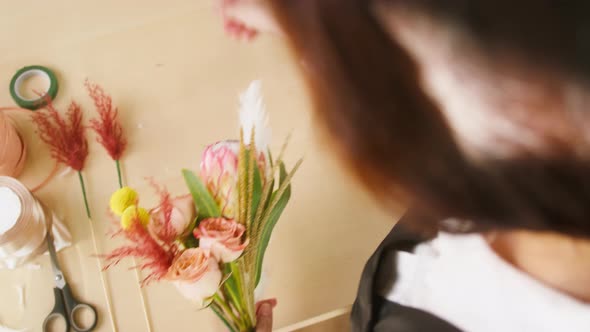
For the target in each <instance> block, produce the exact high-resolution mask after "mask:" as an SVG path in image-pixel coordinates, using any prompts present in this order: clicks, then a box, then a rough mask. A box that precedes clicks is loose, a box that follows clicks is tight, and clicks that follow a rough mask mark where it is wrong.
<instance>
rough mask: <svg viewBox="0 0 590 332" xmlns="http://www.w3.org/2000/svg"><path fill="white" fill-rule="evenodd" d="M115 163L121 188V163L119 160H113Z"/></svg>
mask: <svg viewBox="0 0 590 332" xmlns="http://www.w3.org/2000/svg"><path fill="white" fill-rule="evenodd" d="M115 165H117V176H118V177H119V188H123V177H122V176H121V163H120V162H119V160H118V159H117V160H115Z"/></svg>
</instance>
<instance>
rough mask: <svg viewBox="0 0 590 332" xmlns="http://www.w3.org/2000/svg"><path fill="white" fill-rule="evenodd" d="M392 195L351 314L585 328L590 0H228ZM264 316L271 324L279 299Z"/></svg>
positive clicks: (380, 188)
mask: <svg viewBox="0 0 590 332" xmlns="http://www.w3.org/2000/svg"><path fill="white" fill-rule="evenodd" d="M223 8H224V15H225V18H226V27H227V29H228V31H230V32H231V33H232V34H234V35H235V36H237V37H238V38H252V37H253V36H254V35H255V34H256V33H257V32H259V31H265V30H271V31H275V32H278V33H280V34H281V35H283V36H285V38H286V40H287V41H288V42H289V43H290V45H291V46H292V49H293V51H294V54H295V55H296V56H297V57H299V58H300V59H301V60H302V61H301V63H302V64H303V65H302V72H303V73H304V75H305V76H306V78H307V81H308V83H309V86H310V91H313V94H312V95H313V98H314V102H315V111H316V118H317V120H318V122H319V123H320V124H321V126H322V127H323V128H324V129H325V130H326V132H327V133H328V134H329V137H330V138H331V139H332V142H333V143H334V147H335V150H336V151H337V153H338V155H339V156H340V157H341V158H342V159H343V161H344V162H345V163H346V164H347V165H348V166H350V168H351V170H352V171H353V173H354V174H355V175H356V176H357V177H358V178H359V179H360V180H362V182H363V183H364V184H365V185H366V186H367V187H368V188H369V189H370V190H371V191H373V192H374V193H375V197H377V198H378V199H379V200H380V201H382V202H383V203H384V205H385V206H386V207H390V208H393V207H398V206H400V205H401V206H412V208H411V210H410V212H408V214H406V216H405V217H404V218H403V219H402V220H401V221H400V222H399V223H398V224H397V225H396V226H395V227H394V229H393V230H392V232H391V233H390V234H389V235H388V236H387V238H386V239H385V241H384V242H383V243H382V244H381V246H380V247H379V248H378V249H377V251H376V253H375V254H374V255H373V257H372V258H371V259H370V260H369V262H368V263H367V266H366V267H365V270H364V272H363V275H362V279H361V284H360V287H359V292H358V297H357V300H356V302H355V305H354V308H353V312H352V326H353V330H354V331H459V330H468V331H590V144H589V143H590V126H589V122H590V109H589V106H590V104H589V103H588V102H589V101H590V90H589V86H588V84H589V79H590V15H589V14H588V13H590V11H589V9H590V3H589V2H587V1H567V2H566V1H562V2H553V1H539V0H535V1H533V0H521V1H506V0H494V1H491V0H477V1H462V0H373V1H370V0H364V1H363V0H272V1H271V0H269V1H262V0H233V1H226V2H224V6H223ZM261 312H262V313H265V315H263V317H261V324H265V325H266V326H268V324H269V321H268V319H267V318H269V317H270V316H269V313H270V308H269V307H261Z"/></svg>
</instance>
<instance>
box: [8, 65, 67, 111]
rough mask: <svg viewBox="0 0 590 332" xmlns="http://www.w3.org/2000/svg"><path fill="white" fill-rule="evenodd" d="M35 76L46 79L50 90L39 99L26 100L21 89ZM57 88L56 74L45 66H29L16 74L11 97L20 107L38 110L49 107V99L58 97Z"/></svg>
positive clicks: (11, 84)
mask: <svg viewBox="0 0 590 332" xmlns="http://www.w3.org/2000/svg"><path fill="white" fill-rule="evenodd" d="M33 76H41V77H45V79H46V80H47V81H48V82H49V88H48V89H47V92H46V93H45V95H43V96H41V97H39V98H32V99H30V98H25V97H23V96H22V95H21V87H22V85H23V84H24V82H25V81H26V80H27V79H29V78H31V77H33ZM57 88H58V86H57V78H56V77H55V74H54V73H53V72H52V71H51V70H49V69H48V68H46V67H43V66H28V67H25V68H22V69H21V70H19V71H17V72H16V74H14V76H13V77H12V80H11V81H10V95H11V96H12V99H14V101H15V102H16V104H17V105H18V106H20V107H22V108H26V109H29V110H37V109H39V108H41V107H43V106H45V105H47V97H49V99H51V100H53V99H55V96H57Z"/></svg>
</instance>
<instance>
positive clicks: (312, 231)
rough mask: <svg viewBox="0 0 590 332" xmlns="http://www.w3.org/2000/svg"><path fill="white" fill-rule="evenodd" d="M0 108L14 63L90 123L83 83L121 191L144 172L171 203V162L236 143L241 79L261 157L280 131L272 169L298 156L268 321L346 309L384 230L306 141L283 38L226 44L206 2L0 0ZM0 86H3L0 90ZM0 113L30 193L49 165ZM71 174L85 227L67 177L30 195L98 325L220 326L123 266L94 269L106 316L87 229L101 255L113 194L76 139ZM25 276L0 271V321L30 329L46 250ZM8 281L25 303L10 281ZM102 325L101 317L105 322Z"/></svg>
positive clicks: (175, 171)
mask: <svg viewBox="0 0 590 332" xmlns="http://www.w3.org/2000/svg"><path fill="white" fill-rule="evenodd" d="M0 41H2V42H1V43H0V106H10V105H13V104H14V103H13V101H12V100H11V99H10V95H9V91H8V84H9V82H10V79H11V77H12V75H13V74H14V73H15V72H16V71H17V70H18V69H19V68H21V67H24V66H26V65H32V64H38V65H45V66H48V67H50V68H52V69H53V70H54V71H55V72H56V73H57V75H58V79H59V84H60V91H59V94H58V97H57V99H56V105H57V106H59V107H60V108H61V109H63V108H64V107H65V106H66V105H67V103H68V102H69V101H70V100H71V99H75V100H76V101H78V102H79V103H80V104H81V105H82V106H83V108H84V112H85V115H86V116H87V117H86V118H87V119H88V118H89V117H91V116H94V114H95V113H94V108H93V107H92V104H91V100H90V99H89V98H88V96H87V95H86V92H85V89H84V86H83V83H84V80H85V79H86V78H88V79H90V80H91V81H93V82H96V83H99V84H101V85H102V86H103V87H104V88H105V89H106V90H107V91H108V92H109V93H110V94H111V95H112V96H113V99H114V101H115V103H116V104H117V105H118V107H119V110H120V116H121V119H122V122H123V125H124V129H125V132H126V134H127V136H128V139H129V149H128V150H127V152H126V154H125V155H124V157H123V165H124V173H125V179H126V181H127V183H128V184H129V185H131V186H133V187H136V188H139V190H140V195H141V197H142V199H144V200H145V201H147V202H153V201H154V200H155V197H154V195H153V194H152V193H151V191H150V190H149V188H148V186H147V184H146V181H145V177H147V176H152V177H154V178H155V179H156V180H157V181H158V182H159V183H162V184H166V185H168V186H169V188H170V190H171V191H172V192H173V193H176V194H182V193H184V192H186V189H185V188H184V187H183V183H182V179H181V176H180V169H181V168H184V167H186V168H193V169H196V168H197V166H198V163H199V161H200V154H201V151H202V149H203V147H205V146H206V145H207V144H210V143H212V142H215V141H218V140H222V139H226V138H235V137H236V136H237V127H238V125H237V113H236V112H237V94H238V92H240V91H241V90H243V89H244V88H245V87H246V86H247V85H248V83H249V82H250V81H251V80H253V79H261V80H262V81H263V91H264V94H265V98H266V103H267V108H268V111H269V113H270V118H271V124H272V128H273V142H272V148H274V149H275V150H276V149H277V148H278V147H279V146H280V145H281V143H282V140H283V139H284V138H285V137H286V136H287V134H288V133H289V132H291V131H293V132H294V136H293V140H292V144H291V147H290V149H289V150H288V153H287V158H286V159H287V161H288V162H289V163H291V164H292V163H293V162H294V161H295V160H296V159H297V158H298V157H299V156H302V155H305V158H306V161H305V163H304V165H303V167H302V169H301V170H300V173H299V174H298V175H297V177H296V178H295V180H294V183H293V186H294V197H293V199H292V202H291V204H290V206H289V207H288V208H287V210H286V212H285V214H284V216H283V218H282V220H281V221H280V222H279V224H278V226H277V227H276V231H275V233H274V235H273V239H272V241H271V245H270V246H269V253H268V254H267V258H266V262H265V263H266V266H265V271H266V277H267V279H266V280H267V281H266V287H265V290H264V293H265V294H266V295H267V296H268V297H277V298H278V301H279V305H278V307H277V308H276V313H275V326H276V327H277V328H280V327H285V326H288V325H290V324H294V323H296V322H299V321H301V320H304V319H307V318H310V317H313V316H316V315H320V314H322V313H325V312H328V311H331V310H334V309H338V308H342V307H345V306H347V305H350V304H351V303H352V301H353V299H354V294H355V292H356V288H357V282H358V278H359V276H360V273H361V269H362V266H363V264H364V262H365V260H366V259H367V258H368V256H369V255H370V253H371V252H372V251H373V250H374V248H375V247H376V245H377V244H378V242H379V241H380V240H381V239H382V238H383V237H384V235H385V234H386V232H387V230H388V229H389V228H390V227H391V225H392V223H393V221H394V218H393V217H389V216H385V215H384V214H383V213H382V212H380V211H379V209H378V208H377V207H376V206H375V205H374V203H372V201H371V200H370V199H369V198H368V196H367V195H366V193H364V192H363V190H362V189H360V188H359V187H358V186H357V184H356V183H355V182H354V181H353V180H351V179H350V178H349V177H348V175H347V174H345V172H344V171H343V170H342V168H341V167H340V166H339V164H338V162H337V161H336V160H335V159H334V158H333V156H332V154H331V151H330V147H329V145H327V144H326V143H325V142H324V141H323V140H322V139H321V138H319V137H318V135H317V134H315V133H314V132H315V130H314V128H313V126H312V123H311V116H310V112H309V111H310V103H309V98H308V97H307V95H306V91H305V88H304V86H303V82H302V79H301V76H300V74H299V73H298V71H297V69H296V68H295V66H294V65H293V60H292V59H291V56H290V54H289V53H288V51H287V50H286V48H285V45H284V43H283V41H282V40H280V39H279V38H276V37H269V36H265V37H262V38H260V39H259V40H257V41H255V42H254V43H251V44H246V43H240V42H236V41H233V40H231V39H229V38H227V37H226V36H225V34H224V33H223V31H222V27H221V24H220V20H219V18H218V17H217V15H216V14H215V11H214V9H213V8H212V4H211V3H210V1H206V0H190V1H189V0H168V1H155V0H125V1H117V0H103V1H71V0H70V1H67V0H53V1H35V0H19V1H8V0H3V1H2V14H1V19H0ZM1 87H4V88H1ZM11 115H13V116H14V118H15V119H16V121H17V124H18V127H19V129H20V130H21V132H22V135H23V137H24V139H25V141H26V143H27V145H28V152H29V159H28V161H27V165H26V168H25V172H24V174H23V175H22V176H21V178H20V179H21V180H22V181H23V182H24V183H25V184H27V185H29V186H32V185H33V184H35V183H36V182H38V181H39V180H40V179H42V178H43V177H44V176H45V175H46V174H47V173H48V172H49V171H50V169H51V167H52V165H53V164H52V161H51V159H50V158H49V154H48V151H47V148H46V147H45V145H44V144H42V143H41V142H40V141H39V140H38V137H37V136H36V134H35V132H34V128H33V126H32V124H31V123H30V119H29V117H28V116H27V115H26V114H20V113H14V114H12V113H11ZM89 139H90V141H91V146H90V157H89V159H88V162H87V167H86V169H85V172H84V173H85V178H86V181H87V185H88V192H89V197H90V204H91V209H92V211H93V214H94V218H93V220H92V221H88V220H87V218H86V217H85V213H84V209H83V203H82V198H81V194H80V187H79V184H78V181H77V178H76V177H75V175H74V174H72V173H70V174H65V175H62V176H59V177H58V178H56V179H55V180H54V181H52V182H51V183H50V184H49V185H48V186H47V187H46V188H44V189H43V190H41V191H40V192H39V193H38V194H37V195H38V197H39V198H40V200H41V201H43V202H44V203H46V204H47V205H48V206H49V207H50V208H51V209H53V210H54V211H55V212H56V214H57V215H58V216H60V218H62V219H63V220H64V221H65V223H66V224H67V225H68V227H69V229H70V231H71V233H72V235H73V239H74V245H73V246H72V247H70V248H68V249H66V250H65V251H63V252H62V253H60V259H61V261H62V265H63V269H64V272H65V274H66V277H67V278H68V280H69V282H70V284H71V286H72V288H73V290H74V293H75V294H76V296H77V297H78V298H79V299H80V300H84V301H88V302H90V303H93V304H94V305H95V306H96V307H97V308H98V311H99V315H100V321H99V325H98V328H97V331H112V330H113V326H114V327H115V329H116V330H117V331H125V332H127V331H131V332H133V331H148V323H147V321H146V319H145V317H144V313H143V306H142V304H141V300H140V294H141V293H142V292H143V294H144V297H145V300H146V307H147V314H148V318H149V324H150V325H151V330H152V331H211V330H221V327H220V325H219V324H218V322H217V320H216V318H215V317H214V315H213V314H212V313H211V312H209V311H197V310H195V308H194V307H191V306H190V305H189V303H188V302H186V301H185V300H184V299H183V298H181V296H180V295H179V294H177V292H176V291H175V289H173V288H172V287H171V286H170V285H168V284H166V283H161V284H153V285H150V286H148V287H147V288H144V289H143V290H140V288H139V287H138V285H137V279H136V276H135V273H134V272H133V271H129V270H128V269H129V267H131V266H132V263H131V262H130V261H126V262H124V263H123V264H121V265H120V266H118V267H117V268H114V269H112V270H109V271H107V272H105V273H104V274H103V276H104V278H105V280H106V282H107V286H108V287H107V292H108V294H110V296H111V298H112V304H113V315H112V317H109V314H108V309H107V307H108V306H107V303H106V298H105V291H104V290H103V288H102V284H101V272H100V269H99V266H98V262H97V259H96V258H95V256H94V255H95V254H96V252H95V250H94V246H93V244H92V237H91V229H90V227H93V229H94V231H95V233H96V235H97V237H98V239H99V242H98V247H99V252H100V253H105V252H107V251H109V250H111V249H113V248H115V247H116V245H117V244H119V242H117V241H116V240H112V239H110V238H109V237H107V236H106V235H105V233H106V232H107V230H108V228H109V220H108V218H107V214H106V209H107V203H108V198H109V196H110V194H111V192H113V191H114V190H115V189H116V188H117V181H116V173H115V168H114V164H113V162H112V161H111V160H110V159H109V157H108V156H107V155H106V153H105V152H104V150H103V149H102V147H100V146H99V145H98V144H96V143H95V142H94V139H95V138H94V136H91V137H90V138H89ZM37 261H38V262H39V263H40V265H41V268H40V269H28V268H21V269H18V270H15V271H6V270H0V294H2V301H1V302H0V323H2V324H4V325H7V326H10V327H13V328H19V329H20V328H28V329H29V330H30V331H39V330H40V325H41V322H42V320H43V318H44V317H45V316H46V314H47V313H48V312H49V311H50V309H51V308H52V306H53V292H52V287H53V282H52V275H51V272H50V268H49V261H48V259H47V256H44V257H40V258H39V259H38V260H37ZM19 286H23V287H24V290H25V303H24V304H23V305H20V304H19V301H18V297H19V295H18V291H17V288H18V287H19ZM111 319H112V321H111Z"/></svg>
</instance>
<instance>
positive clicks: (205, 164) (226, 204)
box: [200, 141, 267, 219]
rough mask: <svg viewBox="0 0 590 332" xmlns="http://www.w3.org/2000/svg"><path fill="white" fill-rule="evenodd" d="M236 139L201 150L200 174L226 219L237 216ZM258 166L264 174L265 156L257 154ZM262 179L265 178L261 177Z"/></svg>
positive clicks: (237, 145) (238, 147)
mask: <svg viewBox="0 0 590 332" xmlns="http://www.w3.org/2000/svg"><path fill="white" fill-rule="evenodd" d="M239 150H240V143H239V142H238V141H223V142H219V143H216V144H213V145H210V146H208V147H207V148H206V149H205V151H204V152H203V158H202V160H201V170H200V176H201V179H202V180H203V182H204V183H205V185H206V186H207V189H208V190H209V192H210V193H211V195H212V196H213V198H214V199H215V202H216V203H217V204H218V205H219V207H220V208H221V214H222V215H223V216H224V217H225V218H228V219H233V218H235V217H236V216H237V211H238V154H239ZM258 167H259V169H260V170H264V172H261V173H262V174H266V171H267V170H266V157H265V154H264V153H260V154H259V156H258ZM262 178H263V180H264V179H265V178H266V177H265V176H263V177H262Z"/></svg>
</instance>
